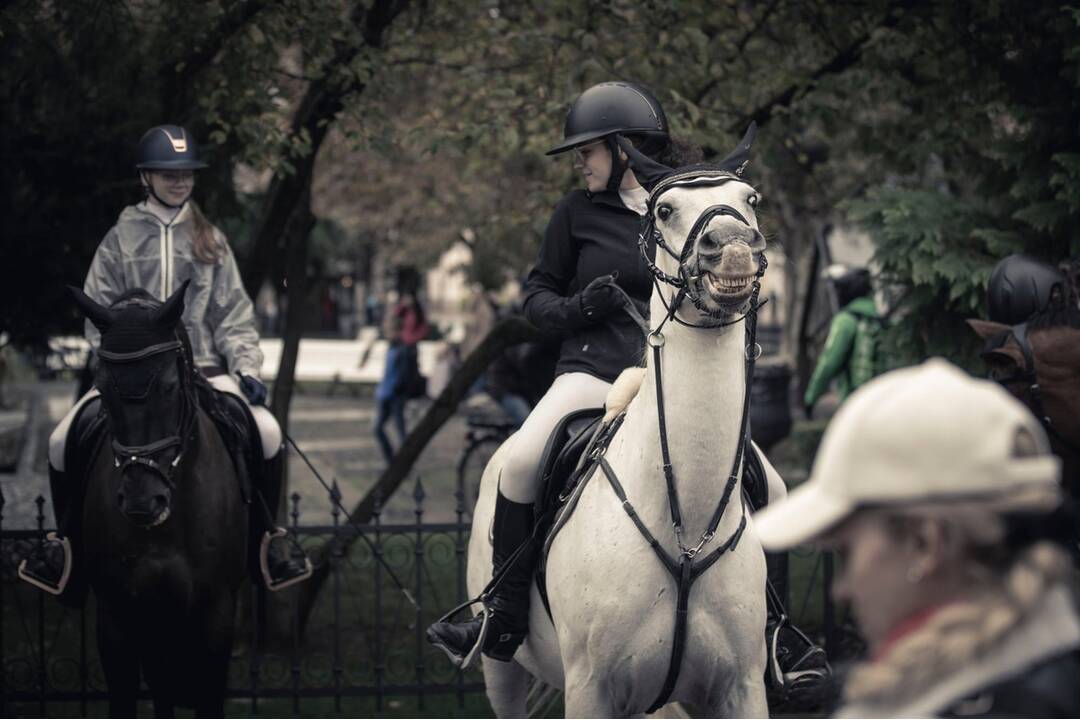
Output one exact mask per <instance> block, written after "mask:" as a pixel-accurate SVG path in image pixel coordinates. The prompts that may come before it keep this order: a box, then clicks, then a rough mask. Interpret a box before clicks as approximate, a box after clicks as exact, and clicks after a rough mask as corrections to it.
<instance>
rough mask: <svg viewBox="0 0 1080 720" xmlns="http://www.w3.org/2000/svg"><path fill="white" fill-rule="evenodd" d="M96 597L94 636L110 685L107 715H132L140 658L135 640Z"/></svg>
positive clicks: (137, 686) (137, 693) (133, 713)
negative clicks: (95, 629)
mask: <svg viewBox="0 0 1080 720" xmlns="http://www.w3.org/2000/svg"><path fill="white" fill-rule="evenodd" d="M104 605H105V603H103V602H102V601H100V600H99V601H98V612H97V638H98V654H99V655H100V656H101V667H102V669H103V670H104V671H105V683H106V685H108V687H109V717H135V702H136V699H137V698H138V695H139V660H138V657H139V656H138V652H137V650H136V648H135V643H133V642H132V641H131V639H130V638H129V637H128V635H127V633H126V632H125V631H124V629H123V628H121V627H119V626H118V625H117V623H116V622H115V620H114V619H113V618H112V616H111V615H110V614H109V613H108V611H107V610H106V609H105V607H104Z"/></svg>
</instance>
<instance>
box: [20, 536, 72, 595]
mask: <svg viewBox="0 0 1080 720" xmlns="http://www.w3.org/2000/svg"><path fill="white" fill-rule="evenodd" d="M45 540H47V541H51V542H58V543H60V545H61V546H62V547H63V548H64V569H63V570H62V571H61V573H60V580H59V582H57V583H56V587H53V586H52V585H50V584H48V583H46V582H44V581H43V580H41V579H40V578H38V577H36V576H34V575H31V574H30V573H29V572H27V570H26V558H23V560H22V562H20V563H19V569H18V574H19V578H20V579H21V580H24V581H26V582H28V583H30V584H31V585H33V586H34V587H36V588H39V589H41V590H44V591H45V592H47V593H49V594H50V595H60V594H61V593H63V592H64V588H66V587H67V584H68V579H69V578H70V577H71V566H72V554H71V541H70V540H68V539H67V538H66V537H59V536H58V535H57V534H56V533H55V532H50V533H48V534H47V535H45ZM39 547H40V546H39Z"/></svg>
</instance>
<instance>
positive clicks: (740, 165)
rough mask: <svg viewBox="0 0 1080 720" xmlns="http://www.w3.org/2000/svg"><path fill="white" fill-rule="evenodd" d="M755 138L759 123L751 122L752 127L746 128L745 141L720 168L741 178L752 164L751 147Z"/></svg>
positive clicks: (721, 163)
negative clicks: (749, 164)
mask: <svg viewBox="0 0 1080 720" xmlns="http://www.w3.org/2000/svg"><path fill="white" fill-rule="evenodd" d="M755 137H757V123H756V122H754V121H750V127H748V128H746V134H745V135H743V139H742V140H740V141H739V144H738V145H736V146H735V149H734V150H732V151H731V152H730V153H728V156H727V157H726V158H724V159H723V160H721V161H720V167H722V168H723V169H724V170H727V171H729V172H733V173H735V174H736V175H739V176H740V177H741V176H742V174H743V171H744V170H746V165H747V163H749V162H750V146H751V145H753V144H754V138H755Z"/></svg>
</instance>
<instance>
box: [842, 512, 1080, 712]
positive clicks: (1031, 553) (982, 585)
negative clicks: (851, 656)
mask: <svg viewBox="0 0 1080 720" xmlns="http://www.w3.org/2000/svg"><path fill="white" fill-rule="evenodd" d="M882 515H883V520H884V522H885V523H886V524H887V526H888V527H890V529H891V531H892V532H894V533H901V534H902V533H904V532H907V531H909V530H910V528H911V527H912V525H913V523H915V522H921V521H924V520H927V519H932V520H935V521H937V522H939V523H940V524H941V527H942V530H943V534H944V536H945V538H946V544H947V548H946V552H948V553H950V554H951V555H952V556H953V557H954V558H955V559H956V560H959V561H960V563H959V566H960V567H962V568H963V569H964V571H965V572H966V573H967V574H968V576H969V577H968V580H969V581H970V582H971V583H972V586H973V588H974V589H973V592H972V593H971V594H970V595H969V596H968V598H967V599H965V600H962V601H960V602H956V603H953V604H950V605H948V606H946V607H944V608H943V609H942V610H940V611H939V612H937V613H936V614H935V615H934V616H933V617H931V619H930V620H929V621H928V622H927V623H926V625H925V626H923V627H922V628H920V629H919V631H917V632H914V633H912V634H911V635H908V636H906V637H904V638H903V639H901V640H899V641H898V642H897V643H896V644H895V645H894V646H893V647H892V648H891V649H890V650H889V652H888V654H886V655H885V656H884V657H882V658H880V659H879V660H877V661H876V662H872V663H864V664H862V665H860V666H858V667H857V668H856V669H855V670H853V671H852V673H851V676H850V679H849V681H848V683H847V685H846V686H845V688H844V700H845V702H847V703H859V704H864V703H870V704H873V703H879V702H882V701H887V700H893V699H895V698H897V697H898V696H899V697H901V698H902V699H910V698H911V697H912V696H913V695H914V694H915V693H917V692H918V691H919V690H920V689H923V688H927V687H929V686H931V685H933V684H934V682H935V681H936V680H938V679H939V678H940V677H942V675H945V674H948V673H950V672H955V671H956V670H958V669H960V668H962V667H964V665H965V664H966V663H969V662H970V661H972V660H974V659H976V658H978V657H980V656H982V655H983V653H985V652H986V651H988V650H990V649H991V648H992V647H993V646H994V645H995V644H997V643H998V642H999V641H1001V640H1002V639H1003V638H1004V637H1005V636H1006V635H1007V634H1008V633H1009V632H1010V631H1012V630H1013V629H1014V628H1016V627H1017V626H1019V625H1020V624H1021V623H1022V622H1024V621H1025V620H1026V619H1027V618H1029V617H1030V616H1031V615H1032V613H1033V612H1034V611H1035V609H1036V608H1037V606H1038V605H1039V604H1040V602H1041V601H1042V600H1043V598H1044V597H1045V596H1046V593H1047V592H1048V591H1049V590H1050V589H1051V588H1053V587H1054V586H1056V585H1058V584H1059V583H1060V582H1061V580H1062V578H1063V577H1065V575H1066V574H1067V573H1068V572H1069V568H1070V563H1069V559H1068V556H1067V554H1066V553H1065V551H1064V550H1063V549H1062V548H1061V547H1059V546H1058V545H1056V544H1054V543H1051V542H1047V541H1040V542H1036V543H1034V544H1031V545H1028V546H1026V547H1023V548H1019V549H1012V548H1009V547H1008V546H1007V545H1005V544H1004V542H1003V540H1004V538H1005V530H1006V528H1005V522H1004V520H1003V518H1002V517H1001V515H1000V514H998V513H997V512H994V511H990V510H987V509H986V508H985V507H980V506H976V505H964V506H954V507H947V508H943V507H940V506H939V507H936V508H921V509H920V508H909V509H905V510H903V511H899V512H884V511H882Z"/></svg>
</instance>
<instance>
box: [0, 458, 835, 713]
mask: <svg viewBox="0 0 1080 720" xmlns="http://www.w3.org/2000/svg"><path fill="white" fill-rule="evenodd" d="M333 493H337V486H336V484H335V485H334V487H333ZM426 499H427V498H426V495H425V491H424V487H423V484H422V482H421V480H419V479H417V481H416V483H415V485H414V488H413V500H414V507H415V509H414V521H413V522H411V523H395V524H384V523H382V522H381V519H380V507H379V504H378V503H377V504H376V511H375V514H374V517H373V519H372V522H371V523H369V524H367V525H364V526H362V527H361V530H362V531H363V532H364V533H365V534H367V536H368V537H369V538H370V540H371V544H370V545H368V544H366V543H361V542H356V543H353V545H352V549H351V551H350V552H349V553H348V554H344V553H342V552H340V551H335V552H332V553H329V554H327V556H326V557H325V558H324V559H323V560H322V562H326V563H329V573H330V574H329V576H328V578H327V580H326V583H327V584H326V585H325V586H324V588H323V591H322V592H321V593H320V595H319V597H318V599H317V601H316V603H315V605H314V607H313V608H312V610H311V612H310V614H309V616H308V618H307V621H306V623H303V624H301V618H300V614H299V604H298V593H297V592H296V591H286V592H287V593H288V592H291V593H292V594H291V595H286V596H285V597H284V598H275V602H273V603H270V604H267V602H266V597H265V594H264V593H263V592H262V591H261V590H260V589H257V588H256V587H255V586H254V585H252V590H251V592H250V595H249V597H248V598H245V602H243V603H241V608H240V610H239V613H238V625H237V642H236V646H235V648H234V653H233V659H232V662H231V664H230V670H229V690H228V697H229V698H230V701H231V703H232V704H230V705H229V707H228V712H229V713H230V714H250V715H257V714H266V713H270V714H275V715H281V714H284V713H289V714H292V715H293V716H296V715H299V714H300V713H301V711H303V712H305V713H311V712H315V713H318V714H320V715H329V714H334V715H341V714H343V713H347V714H352V715H363V714H371V715H374V714H380V713H383V712H385V711H386V710H391V711H392V710H395V709H397V710H398V711H399V712H400V711H408V710H410V709H412V710H415V712H416V714H420V715H422V714H425V713H430V714H436V715H447V714H461V713H462V712H471V713H473V714H477V713H484V712H485V711H486V701H485V700H484V699H483V697H482V696H481V693H482V690H483V678H482V676H481V674H480V672H479V670H478V669H474V670H471V671H469V672H465V673H462V672H460V671H457V670H456V669H454V668H453V667H452V666H451V665H450V664H449V663H448V662H447V661H446V659H445V656H443V655H442V654H441V653H440V652H439V651H438V650H435V649H434V648H431V647H430V646H429V645H428V644H427V643H426V641H425V640H424V634H423V633H424V629H425V628H426V627H427V625H428V624H429V623H430V622H432V621H433V620H435V619H436V618H437V617H438V616H439V615H440V614H441V613H442V612H443V611H444V610H445V609H446V608H449V607H451V606H453V605H455V604H457V603H458V602H461V601H462V600H464V599H465V594H466V587H465V577H466V575H465V565H466V549H467V543H468V537H469V525H468V524H467V522H466V521H465V509H464V506H463V502H462V498H461V497H460V493H459V497H458V498H457V503H456V504H457V507H456V520H455V521H454V522H449V523H428V522H425V521H424V505H425V501H426ZM329 500H330V504H331V518H332V521H331V523H330V524H328V525H303V524H301V517H302V509H303V506H304V504H303V502H302V500H301V498H300V496H299V495H295V494H294V495H293V496H292V498H291V507H290V513H289V519H290V528H291V530H292V531H293V532H294V533H295V535H296V536H297V538H298V539H299V541H300V542H301V544H303V545H304V546H305V547H306V548H308V549H309V551H312V550H314V549H315V547H316V546H319V545H323V544H326V543H329V544H328V545H327V547H331V548H337V547H340V546H341V543H337V542H333V543H330V542H329V541H331V540H333V539H335V538H339V539H340V538H342V537H344V536H346V535H349V534H354V533H355V530H354V529H353V528H352V527H351V526H349V525H347V524H345V523H344V522H343V518H342V517H341V513H340V511H339V510H338V509H337V508H338V502H337V501H338V500H340V496H339V495H337V496H332V497H331V498H329ZM37 505H38V513H37V525H38V528H37V529H36V530H3V529H2V522H3V496H2V494H0V581H2V582H0V608H2V610H3V618H2V622H0V633H2V634H0V714H4V715H9V714H15V715H37V716H40V717H50V716H57V715H63V714H78V715H83V716H85V715H86V714H87V713H88V712H89V711H91V710H93V709H94V708H92V707H91V705H92V704H94V703H100V702H103V701H104V700H105V699H106V686H105V680H104V674H103V672H102V668H101V665H100V661H99V659H98V653H97V648H96V636H95V622H94V617H95V615H94V612H95V611H94V604H93V598H92V597H91V598H90V600H89V601H88V603H87V606H86V607H85V608H83V609H81V610H71V609H67V608H64V607H62V606H61V605H60V604H59V603H57V602H56V601H55V600H54V599H52V598H51V597H48V596H47V595H45V594H44V593H41V592H39V591H37V590H35V589H34V588H32V587H30V586H29V585H27V584H25V583H21V582H16V580H15V578H16V573H15V569H16V567H17V564H18V561H19V560H20V559H21V558H22V557H25V555H26V553H27V551H28V550H29V548H30V546H31V545H32V544H33V543H36V542H38V541H39V539H40V538H41V537H42V536H43V535H44V533H45V532H47V531H48V528H47V527H46V523H45V512H44V506H45V500H44V498H38V501H37ZM311 554H312V555H313V556H314V555H316V553H313V552H312V553H311ZM379 558H381V559H382V560H383V561H385V562H386V563H387V565H388V566H389V567H390V568H391V569H392V570H393V572H394V574H395V575H396V576H397V577H398V578H399V579H401V580H402V581H403V582H404V583H405V584H406V585H407V586H408V587H409V589H410V592H411V593H412V594H413V595H414V597H415V599H416V601H417V604H418V605H419V606H420V607H419V609H417V608H414V607H413V605H412V604H411V603H409V601H408V600H407V599H406V598H405V596H404V595H403V594H402V593H401V592H400V591H399V590H398V588H397V587H396V586H395V585H394V584H393V583H392V582H391V581H390V578H389V577H388V574H387V571H386V570H385V569H384V568H383V565H382V564H381V563H380V562H379ZM792 560H793V562H792V585H791V608H790V610H791V612H792V614H793V616H794V617H795V618H796V619H797V621H798V622H800V623H801V624H802V625H803V626H805V627H807V628H808V629H810V631H811V632H813V633H814V634H816V635H817V636H818V637H821V638H824V640H825V642H826V643H827V644H828V645H829V646H830V649H834V650H835V649H839V648H840V638H841V635H842V634H841V633H839V632H838V628H837V622H836V613H835V610H834V609H833V608H832V606H831V604H829V602H828V598H827V593H825V592H824V589H825V587H827V585H826V584H825V583H824V582H823V580H824V579H825V577H824V576H825V575H826V573H827V568H828V567H830V563H831V560H830V559H828V558H826V557H823V556H821V555H820V554H816V553H815V554H809V555H795V556H793V558H792ZM284 594H285V593H283V595H284ZM267 648H270V649H267ZM144 697H145V698H146V699H149V694H148V693H145V694H144ZM346 702H347V703H348V706H347V707H345V703H346ZM403 702H407V703H408V705H407V706H403V705H402V703H403Z"/></svg>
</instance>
